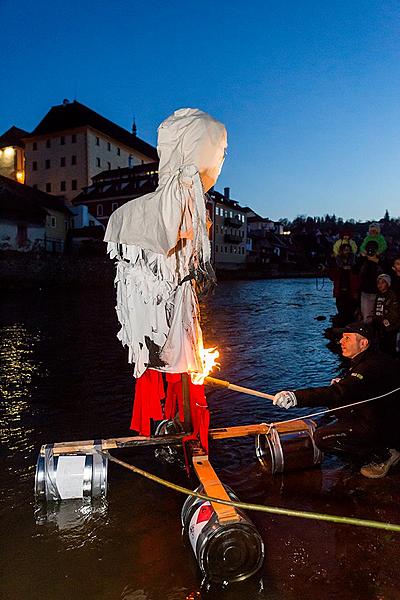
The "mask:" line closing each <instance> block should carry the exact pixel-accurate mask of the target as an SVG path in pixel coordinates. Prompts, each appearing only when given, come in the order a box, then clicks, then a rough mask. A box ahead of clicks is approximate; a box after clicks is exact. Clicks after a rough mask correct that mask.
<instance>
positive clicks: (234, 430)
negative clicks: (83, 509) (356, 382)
mask: <svg viewBox="0 0 400 600" xmlns="http://www.w3.org/2000/svg"><path fill="white" fill-rule="evenodd" d="M303 424H304V421H302V420H301V419H298V420H296V421H293V422H291V423H287V424H286V423H277V424H276V425H274V427H275V428H276V429H277V430H278V431H279V432H281V433H289V432H291V431H298V430H299V428H301V427H302V426H303ZM269 429H270V426H269V425H268V423H258V424H254V425H238V426H235V427H220V428H218V429H210V431H209V435H210V438H211V439H213V440H223V439H229V438H237V437H244V436H247V435H258V434H267V433H268V431H269ZM185 435H187V433H186V432H183V433H176V434H174V435H162V436H149V437H146V436H142V435H135V436H131V437H121V438H109V439H104V440H100V443H101V448H102V450H112V449H115V448H129V447H134V446H173V445H179V444H181V442H182V438H183V437H185ZM94 445H95V440H83V441H72V442H57V443H55V444H54V447H53V453H54V455H56V456H57V455H59V454H74V453H76V452H82V453H85V452H90V451H91V450H93V447H94ZM41 454H44V446H42V448H41Z"/></svg>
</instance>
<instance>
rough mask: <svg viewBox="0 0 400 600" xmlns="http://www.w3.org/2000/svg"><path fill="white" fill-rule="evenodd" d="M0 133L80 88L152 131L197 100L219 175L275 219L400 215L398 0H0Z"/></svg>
mask: <svg viewBox="0 0 400 600" xmlns="http://www.w3.org/2000/svg"><path fill="white" fill-rule="evenodd" d="M0 20H1V22H2V45H1V46H2V60H1V67H0V80H1V82H2V94H1V101H0V103H1V104H0V133H3V132H4V131H5V130H6V129H8V128H9V127H10V126H11V125H17V126H18V127H21V128H23V129H27V130H28V131H30V130H32V129H33V128H34V127H35V126H36V125H37V123H38V122H39V121H40V119H41V118H42V117H43V116H44V115H45V114H46V112H47V111H48V110H49V108H50V107H51V106H53V105H56V104H61V102H62V101H63V99H64V98H68V99H70V100H73V99H77V100H79V101H80V102H82V103H83V104H86V105H87V106H89V107H90V108H92V109H94V110H96V111H97V112H99V113H100V114H102V115H103V116H105V117H107V118H109V119H111V120H112V121H115V122H116V123H118V124H119V125H121V126H123V127H126V128H127V129H130V127H131V123H132V116H133V115H135V117H136V123H137V126H138V135H139V136H140V137H141V138H143V139H145V140H146V141H148V142H150V143H153V144H155V143H156V130H157V126H158V125H159V123H160V122H161V121H162V120H163V119H164V118H165V117H167V116H168V115H169V114H170V113H172V112H173V111H174V110H176V109H178V108H182V107H186V106H188V107H193V108H200V109H202V110H205V111H207V112H209V113H210V114H212V115H213V116H214V117H215V118H217V119H219V120H220V121H222V122H223V123H224V124H225V125H226V127H227V130H228V142H229V148H228V155H227V158H226V161H225V165H224V168H223V171H222V174H221V177H220V179H219V181H218V184H217V186H216V188H217V189H219V190H221V191H222V189H223V188H224V187H225V186H229V187H230V188H231V196H232V197H233V198H234V199H235V200H238V201H239V203H240V204H241V205H244V206H246V205H248V206H251V207H252V208H253V209H254V210H256V211H257V212H259V213H260V214H261V215H262V216H265V217H270V218H272V219H279V218H281V217H287V218H290V219H292V218H294V217H296V216H297V215H300V214H307V215H312V216H316V215H325V214H326V213H329V214H332V213H335V214H336V215H337V216H342V217H344V218H350V217H352V218H354V219H356V220H368V219H378V218H380V217H382V216H383V214H384V212H385V209H386V208H387V209H388V210H389V213H390V215H391V216H400V202H399V200H400V3H399V2H398V1H385V0H383V1H378V0H376V1H370V0H362V1H359V0H358V1H351V0H350V1H345V0H343V1H335V0H333V1H331V2H329V3H328V2H320V1H317V0H315V1H302V0H296V1H292V2H289V1H281V2H277V1H275V2H269V1H268V0H264V1H258V0H257V1H250V2H247V3H246V2H237V1H235V0H231V1H230V2H225V1H221V2H217V1H215V0H214V1H210V0H202V1H199V0H197V1H196V2H190V1H188V2H181V1H174V0H170V1H167V0H164V1H160V0H152V1H151V2H145V1H135V0H130V1H129V0H125V1H122V0H113V2H104V1H103V2H101V1H100V2H88V1H85V0H81V1H80V2H76V1H75V0H71V1H69V2H65V1H64V2H60V1H59V0H54V1H52V2H50V1H48V2H46V1H43V0H36V1H35V2H26V1H25V0H21V1H20V2H15V1H12V2H11V0H0Z"/></svg>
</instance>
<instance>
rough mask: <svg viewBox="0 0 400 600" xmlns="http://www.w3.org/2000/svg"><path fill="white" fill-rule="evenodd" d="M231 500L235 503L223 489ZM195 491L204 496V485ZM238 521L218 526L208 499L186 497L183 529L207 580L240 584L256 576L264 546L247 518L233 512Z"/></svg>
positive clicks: (229, 491)
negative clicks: (236, 515)
mask: <svg viewBox="0 0 400 600" xmlns="http://www.w3.org/2000/svg"><path fill="white" fill-rule="evenodd" d="M224 487H225V489H226V491H227V493H228V495H229V497H230V499H231V500H238V498H237V496H236V495H235V494H234V493H233V491H232V490H231V489H230V488H229V487H228V486H224ZM195 491H196V492H199V493H202V494H204V488H203V486H200V487H198V488H197V489H196V490H195ZM236 511H237V513H238V515H239V517H240V518H239V520H238V521H237V522H231V523H229V522H228V523H219V521H218V518H217V515H216V513H215V511H214V509H213V507H212V505H211V503H210V502H208V501H207V500H202V499H200V498H196V497H195V496H189V497H188V498H187V499H186V501H185V503H184V505H183V508H182V513H181V517H182V526H183V529H184V532H185V533H186V534H187V535H188V538H189V541H190V544H191V546H192V549H193V552H194V554H195V556H196V559H197V562H198V564H199V567H200V569H201V571H202V573H203V575H205V576H206V577H207V578H208V579H209V580H210V581H214V582H217V583H227V582H234V581H242V580H244V579H247V578H248V577H250V576H251V575H253V574H254V573H256V572H257V571H258V570H259V568H260V567H261V565H262V563H263V560H264V543H263V541H262V539H261V536H260V534H259V533H258V531H257V530H256V528H255V526H254V525H253V523H252V522H251V521H250V519H249V518H248V517H247V516H246V515H245V514H244V512H243V511H241V510H239V509H236Z"/></svg>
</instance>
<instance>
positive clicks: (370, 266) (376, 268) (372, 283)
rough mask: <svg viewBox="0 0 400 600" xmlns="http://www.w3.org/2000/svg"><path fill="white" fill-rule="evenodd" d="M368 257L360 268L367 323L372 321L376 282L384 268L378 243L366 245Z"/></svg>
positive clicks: (362, 311)
mask: <svg viewBox="0 0 400 600" xmlns="http://www.w3.org/2000/svg"><path fill="white" fill-rule="evenodd" d="M365 251H366V256H365V257H364V258H362V259H361V260H362V263H361V267H360V291H361V298H360V310H361V316H362V320H363V321H364V322H365V323H369V322H371V321H372V319H373V316H374V308H375V300H376V292H377V287H376V280H377V277H378V275H379V274H380V273H382V268H381V266H380V265H379V256H378V243H377V242H376V241H373V240H371V241H369V242H368V243H367V245H366V250H365Z"/></svg>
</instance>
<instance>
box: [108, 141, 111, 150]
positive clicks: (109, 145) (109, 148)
mask: <svg viewBox="0 0 400 600" xmlns="http://www.w3.org/2000/svg"><path fill="white" fill-rule="evenodd" d="M107 150H108V151H109V152H110V150H111V144H110V142H107Z"/></svg>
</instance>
